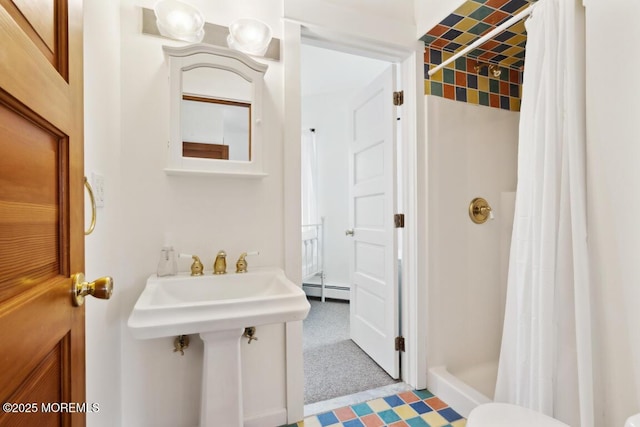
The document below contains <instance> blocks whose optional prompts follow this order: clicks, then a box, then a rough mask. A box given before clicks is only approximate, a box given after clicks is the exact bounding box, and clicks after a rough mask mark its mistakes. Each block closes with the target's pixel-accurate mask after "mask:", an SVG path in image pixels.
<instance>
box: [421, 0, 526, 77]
mask: <svg viewBox="0 0 640 427" xmlns="http://www.w3.org/2000/svg"><path fill="white" fill-rule="evenodd" d="M534 1H535V0H531V1H529V0H467V1H466V2H464V3H463V4H462V5H461V6H460V7H458V8H457V9H456V10H455V11H453V13H451V14H450V15H449V16H447V17H446V18H445V19H443V20H442V21H440V23H438V25H436V26H435V27H433V28H432V29H430V30H429V31H428V32H427V33H426V34H425V35H424V36H422V37H421V38H420V39H421V40H423V41H424V42H425V45H427V46H428V47H430V48H432V49H438V50H444V51H447V52H455V51H458V50H460V49H461V48H463V47H464V46H466V45H469V44H471V43H472V42H473V41H475V40H476V39H477V38H478V37H479V36H482V35H484V34H486V33H488V32H489V31H491V30H493V29H494V28H495V27H497V26H498V25H500V24H502V23H503V22H505V21H506V20H508V19H509V18H511V17H512V16H513V15H516V14H518V13H519V12H520V11H522V10H524V9H525V8H527V7H528V6H529V5H530V4H531V3H533V2H534ZM526 40H527V32H526V28H525V25H524V21H520V22H518V23H516V24H515V25H513V26H512V27H511V28H508V29H507V30H505V31H503V32H502V33H500V34H498V35H497V36H496V37H494V38H492V39H491V40H488V41H487V42H485V43H483V44H482V45H480V46H478V48H477V49H474V50H472V51H471V52H469V57H471V58H473V59H477V60H480V61H484V62H490V63H493V64H499V65H500V66H502V67H508V68H513V69H515V70H518V69H520V68H522V66H523V65H524V51H525V44H526Z"/></svg>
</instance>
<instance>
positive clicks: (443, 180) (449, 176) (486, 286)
mask: <svg viewBox="0 0 640 427" xmlns="http://www.w3.org/2000/svg"><path fill="white" fill-rule="evenodd" d="M425 114H426V121H425V123H426V127H427V141H426V144H427V158H428V160H427V162H428V164H427V169H428V235H427V239H428V250H429V255H428V256H429V263H428V270H429V272H428V278H429V279H428V280H429V284H428V288H429V291H428V292H429V293H428V298H429V303H428V315H427V316H428V322H429V324H428V364H429V367H430V368H432V367H436V366H446V368H447V370H448V371H449V372H451V373H452V374H454V375H456V376H463V377H464V373H468V376H469V381H471V382H474V381H478V382H481V381H484V380H483V379H482V378H480V379H476V378H475V377H477V375H475V374H472V372H474V371H475V370H476V368H478V367H479V366H484V365H489V366H495V365H497V360H498V356H499V352H500V342H501V338H502V322H503V316H504V305H505V295H506V273H507V267H508V246H509V238H510V230H511V225H512V221H513V204H514V200H515V198H514V192H515V189H516V170H517V148H518V147H517V143H518V121H519V113H518V112H512V111H506V110H500V109H495V108H488V107H482V106H477V105H471V104H467V103H462V102H455V101H452V100H448V99H444V98H441V97H435V96H426V97H425ZM475 197H483V198H485V199H486V200H487V201H488V202H489V204H490V205H491V206H492V208H493V212H494V214H495V219H494V220H489V221H487V222H486V223H484V224H475V223H473V222H471V220H470V218H469V214H468V207H469V203H470V202H471V200H472V199H473V198H475ZM488 371H489V372H491V371H492V369H488ZM493 371H495V368H493ZM494 375H495V374H491V376H494ZM485 376H486V375H485ZM465 381H466V379H465ZM490 382H492V384H480V383H478V384H469V385H471V386H472V387H474V388H476V389H477V390H479V391H482V392H483V393H484V394H491V396H489V397H492V395H493V388H494V387H495V378H492V379H491V380H490ZM487 390H488V391H487Z"/></svg>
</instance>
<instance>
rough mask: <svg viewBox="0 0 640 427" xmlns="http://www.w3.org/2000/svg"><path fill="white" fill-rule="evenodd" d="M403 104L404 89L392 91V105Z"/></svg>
mask: <svg viewBox="0 0 640 427" xmlns="http://www.w3.org/2000/svg"><path fill="white" fill-rule="evenodd" d="M402 104H404V91H403V90H400V91H398V92H393V105H402Z"/></svg>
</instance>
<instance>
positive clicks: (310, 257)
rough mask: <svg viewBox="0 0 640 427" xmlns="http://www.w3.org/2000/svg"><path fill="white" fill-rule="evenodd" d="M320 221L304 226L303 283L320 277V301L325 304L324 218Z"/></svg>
mask: <svg viewBox="0 0 640 427" xmlns="http://www.w3.org/2000/svg"><path fill="white" fill-rule="evenodd" d="M320 221H321V222H320V223H319V224H303V225H302V283H305V282H306V281H308V280H310V279H312V278H314V277H316V276H318V277H320V299H321V301H323V302H324V217H323V218H321V219H320Z"/></svg>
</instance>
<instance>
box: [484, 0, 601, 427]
mask: <svg viewBox="0 0 640 427" xmlns="http://www.w3.org/2000/svg"><path fill="white" fill-rule="evenodd" d="M526 27H527V46H526V59H525V70H524V82H523V93H522V108H521V112H520V139H519V148H518V150H519V152H518V188H517V193H516V210H515V220H514V228H513V237H512V243H511V257H510V261H509V279H508V287H507V303H506V310H505V321H504V330H503V338H502V348H501V353H500V363H499V369H498V381H497V384H496V394H495V400H496V401H502V402H510V403H515V404H519V405H522V406H526V407H529V408H532V409H534V410H537V411H540V412H543V413H546V414H548V415H550V416H553V417H555V418H557V419H559V420H562V421H564V422H565V423H567V424H569V425H571V426H572V427H592V426H593V375H592V349H591V338H590V337H591V313H590V308H589V306H590V297H589V295H590V281H589V267H588V258H587V236H586V196H585V193H586V188H585V186H586V184H585V181H586V179H585V162H586V159H585V145H586V138H585V102H584V97H585V94H584V93H585V90H584V65H583V64H584V32H583V31H584V10H583V8H582V6H581V5H580V4H579V0H540V1H539V2H538V3H537V4H536V6H535V9H534V11H533V13H532V15H531V17H530V19H529V20H528V21H527V22H526Z"/></svg>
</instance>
